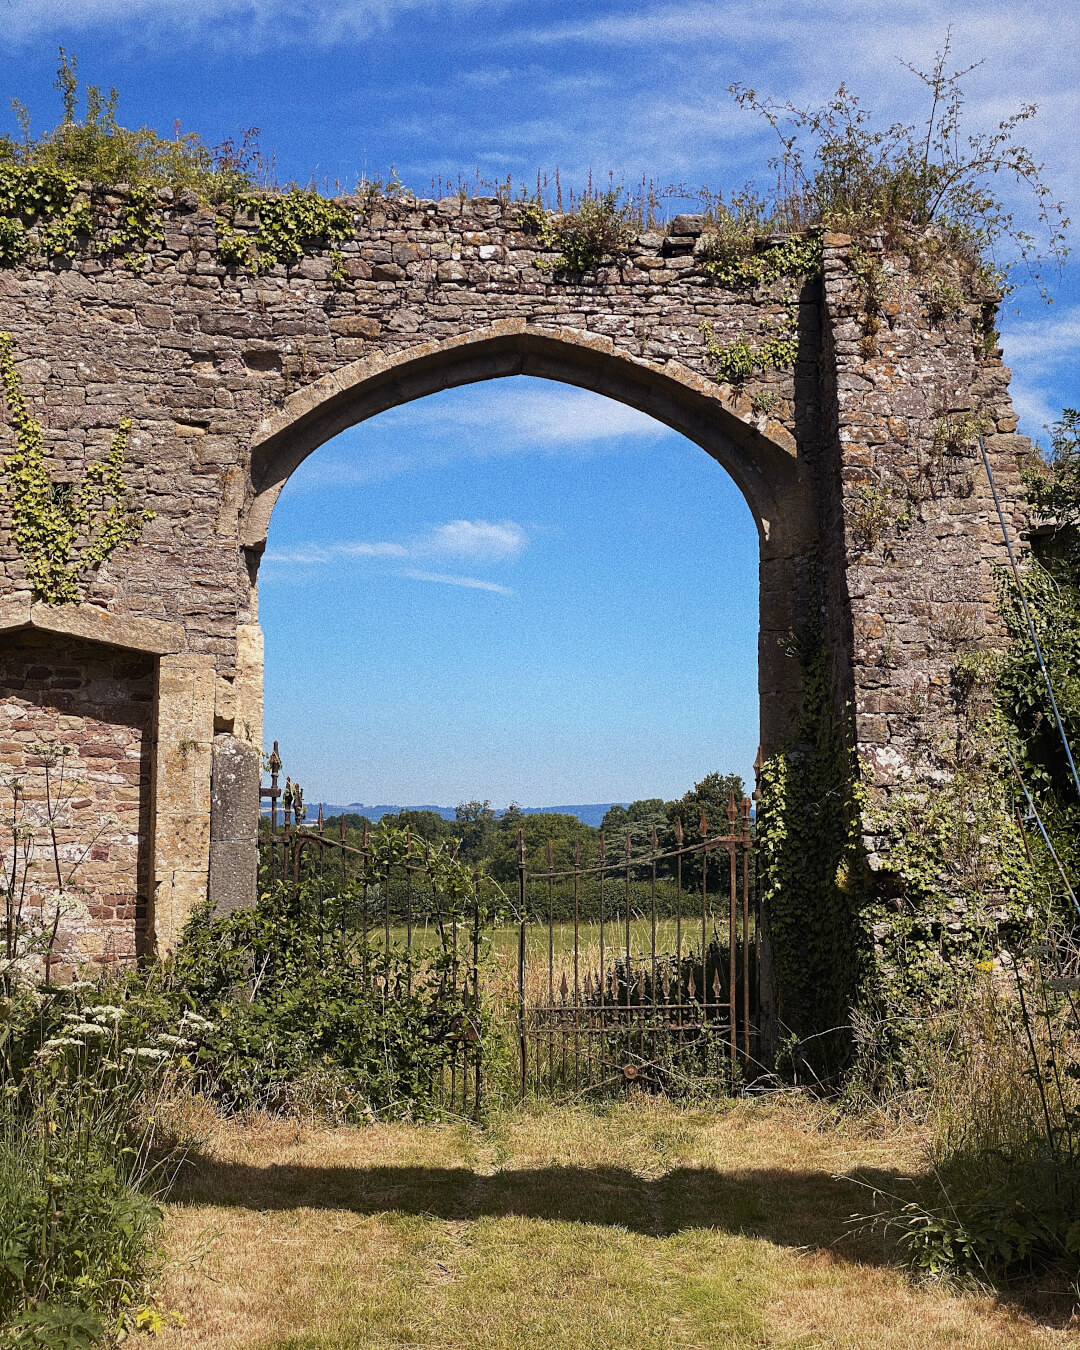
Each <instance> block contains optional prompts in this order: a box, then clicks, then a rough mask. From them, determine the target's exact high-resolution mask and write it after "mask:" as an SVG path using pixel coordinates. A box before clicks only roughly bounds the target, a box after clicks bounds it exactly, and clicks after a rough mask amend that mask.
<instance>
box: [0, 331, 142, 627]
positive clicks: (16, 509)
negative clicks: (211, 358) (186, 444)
mask: <svg viewBox="0 0 1080 1350" xmlns="http://www.w3.org/2000/svg"><path fill="white" fill-rule="evenodd" d="M0 383H2V384H3V389H4V398H5V400H6V401H7V406H8V411H9V412H10V414H11V424H12V428H13V430H14V432H15V449H14V450H13V451H12V452H11V453H10V454H8V455H6V456H5V457H4V460H3V479H4V488H5V493H6V496H7V499H8V502H9V504H10V509H11V527H10V528H11V537H12V540H13V541H14V543H15V547H16V548H17V549H18V550H19V555H20V557H21V558H22V560H23V563H24V564H25V566H26V575H27V579H28V580H29V582H30V585H31V588H32V590H33V594H34V598H35V599H37V600H43V601H44V602H45V603H46V604H49V605H59V604H78V603H79V602H80V601H81V600H82V598H83V596H82V587H81V584H80V582H81V578H82V577H83V576H84V574H85V573H87V572H89V571H92V570H93V569H94V568H97V567H100V565H101V564H102V563H103V562H105V560H106V559H107V558H109V557H111V556H112V554H113V553H115V552H116V551H117V550H118V549H121V548H126V547H128V546H129V545H131V544H134V543H135V541H136V540H137V539H138V537H139V534H140V532H141V530H142V527H143V525H144V524H145V522H146V521H148V520H152V519H153V517H154V513H153V512H152V511H140V510H138V509H137V508H135V507H134V506H133V505H132V503H131V500H130V496H131V494H130V491H129V489H128V486H127V484H126V482H125V481H124V473H123V471H124V461H125V457H126V453H127V444H128V435H129V433H130V430H131V422H130V421H129V420H128V419H127V418H124V419H123V420H122V421H121V422H120V425H119V428H118V430H117V433H116V435H115V436H114V437H113V440H112V444H111V445H110V447H109V453H108V455H107V456H106V458H105V459H104V460H102V461H100V462H97V463H93V464H88V465H87V466H86V469H85V472H84V474H83V478H82V481H81V482H74V481H72V482H58V481H56V480H54V478H53V476H52V473H51V472H50V470H49V466H48V464H47V463H46V460H45V447H44V443H43V440H42V434H41V424H40V423H39V422H38V421H37V420H36V419H35V418H34V417H32V416H31V414H30V411H29V409H28V408H27V406H26V399H25V396H24V394H23V389H22V381H21V379H20V378H19V372H18V369H17V368H16V365H15V344H14V341H13V340H12V337H11V334H10V333H0Z"/></svg>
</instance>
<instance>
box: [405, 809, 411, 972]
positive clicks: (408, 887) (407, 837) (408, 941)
mask: <svg viewBox="0 0 1080 1350" xmlns="http://www.w3.org/2000/svg"><path fill="white" fill-rule="evenodd" d="M411 856H412V829H411V828H410V827H409V826H408V825H406V826H405V997H406V998H412V868H411V867H410V865H409V859H410V857H411Z"/></svg>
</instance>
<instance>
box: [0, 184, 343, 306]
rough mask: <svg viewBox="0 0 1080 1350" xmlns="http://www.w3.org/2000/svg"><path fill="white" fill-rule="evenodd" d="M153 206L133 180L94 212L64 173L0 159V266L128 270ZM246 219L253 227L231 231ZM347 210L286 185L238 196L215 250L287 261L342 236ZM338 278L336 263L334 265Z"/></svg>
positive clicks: (244, 263)
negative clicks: (111, 263) (39, 261)
mask: <svg viewBox="0 0 1080 1350" xmlns="http://www.w3.org/2000/svg"><path fill="white" fill-rule="evenodd" d="M160 212H161V207H160V203H159V202H158V200H157V196H156V194H155V191H154V189H153V188H152V187H150V186H148V185H147V184H138V183H137V184H135V185H133V186H131V187H129V188H128V189H127V192H126V198H125V200H124V202H123V205H122V206H121V207H120V208H119V209H118V210H116V211H113V212H110V213H108V214H107V215H106V214H104V213H101V214H99V215H95V212H94V210H93V207H92V206H91V203H90V201H89V200H88V198H87V197H86V196H85V194H83V193H80V191H79V183H78V180H77V179H76V178H75V177H74V175H72V174H70V173H63V172H61V171H59V170H56V169H48V168H40V167H38V166H36V165H27V164H0V267H16V266H18V265H19V264H20V263H23V262H26V261H27V260H29V259H31V258H34V257H43V258H44V259H45V260H46V261H60V260H63V259H72V258H74V257H75V256H76V255H77V254H78V253H79V252H80V251H81V250H84V249H85V250H87V251H88V252H89V254H90V256H92V257H96V258H104V257H118V258H120V259H122V261H123V264H124V266H125V267H127V268H128V269H129V270H132V271H141V270H142V268H143V267H144V266H145V265H146V248H147V245H148V244H149V243H151V242H152V241H153V240H155V239H160V238H161V237H162V225H161V215H160ZM245 215H246V216H248V217H250V218H251V219H252V220H253V221H254V222H255V225H256V228H255V229H254V231H244V230H240V229H237V228H236V225H237V220H238V218H240V217H242V216H245ZM353 229H354V222H353V217H352V213H351V212H350V211H348V210H347V209H346V208H345V207H343V206H340V205H338V204H337V203H335V202H332V201H328V200H327V199H326V198H325V197H321V196H319V194H318V193H316V192H303V191H301V190H300V189H299V188H294V189H292V190H291V191H289V192H286V193H283V194H282V195H280V196H268V195H256V194H253V193H238V194H236V195H234V196H233V197H232V198H231V200H230V202H229V207H228V214H227V215H226V216H223V217H219V221H218V255H219V257H220V258H221V260H222V261H223V262H225V263H229V264H232V265H235V266H239V267H244V268H246V269H247V270H248V271H250V272H253V273H255V274H256V275H258V274H260V273H262V272H267V271H269V270H270V268H271V267H273V266H274V264H275V263H284V264H285V265H286V266H288V265H289V264H291V263H294V262H296V260H297V259H298V258H301V257H303V256H305V255H306V254H310V253H314V252H316V251H317V250H319V249H322V248H326V247H327V246H329V245H332V244H335V243H338V242H340V241H341V240H343V239H347V238H349V237H350V236H351V235H352V233H353ZM335 266H336V268H337V271H338V274H339V278H340V280H343V279H344V275H343V273H342V272H341V268H340V262H338V263H336V264H335Z"/></svg>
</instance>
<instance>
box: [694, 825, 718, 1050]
mask: <svg viewBox="0 0 1080 1350" xmlns="http://www.w3.org/2000/svg"><path fill="white" fill-rule="evenodd" d="M698 830H699V832H700V834H701V1034H700V1036H699V1037H698V1041H697V1043H698V1047H699V1058H700V1059H701V1067H702V1070H704V1069H705V1067H706V1065H707V1063H708V1059H707V1053H708V1041H709V1034H710V1032H709V1027H710V1023H709V957H708V951H709V949H708V947H707V945H706V943H707V939H708V910H709V839H708V834H709V822H708V820H707V819H706V818H705V808H704V807H702V808H701V815H700V817H699V819H698ZM714 1001H715V1000H714ZM713 1017H714V1018H715V1017H716V1008H715V1006H714V1008H713Z"/></svg>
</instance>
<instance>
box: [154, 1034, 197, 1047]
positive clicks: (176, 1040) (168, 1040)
mask: <svg viewBox="0 0 1080 1350" xmlns="http://www.w3.org/2000/svg"><path fill="white" fill-rule="evenodd" d="M157 1040H158V1045H167V1046H169V1047H170V1048H171V1049H173V1050H190V1049H191V1047H192V1046H193V1045H194V1044H195V1042H194V1041H189V1040H188V1038H187V1037H186V1036H170V1035H169V1034H168V1033H167V1032H164V1031H163V1032H161V1033H160V1035H159V1036H158V1038H157Z"/></svg>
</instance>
